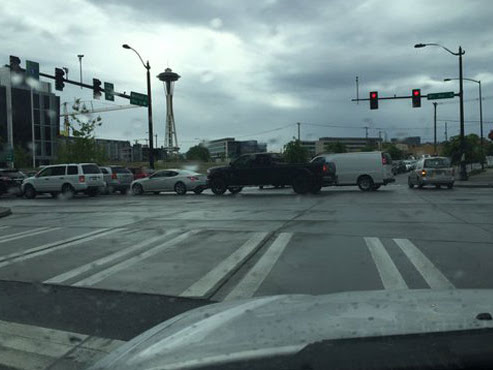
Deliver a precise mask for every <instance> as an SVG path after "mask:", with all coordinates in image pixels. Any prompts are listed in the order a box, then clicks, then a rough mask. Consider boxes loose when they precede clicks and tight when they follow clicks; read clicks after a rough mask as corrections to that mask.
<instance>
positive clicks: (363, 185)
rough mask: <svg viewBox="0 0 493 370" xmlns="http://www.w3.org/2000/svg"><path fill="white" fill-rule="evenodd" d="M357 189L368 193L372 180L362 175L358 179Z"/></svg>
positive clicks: (371, 186)
mask: <svg viewBox="0 0 493 370" xmlns="http://www.w3.org/2000/svg"><path fill="white" fill-rule="evenodd" d="M358 187H359V188H360V190H362V191H370V190H371V189H372V188H373V180H372V178H371V177H370V176H367V175H364V176H361V177H360V178H359V179H358Z"/></svg>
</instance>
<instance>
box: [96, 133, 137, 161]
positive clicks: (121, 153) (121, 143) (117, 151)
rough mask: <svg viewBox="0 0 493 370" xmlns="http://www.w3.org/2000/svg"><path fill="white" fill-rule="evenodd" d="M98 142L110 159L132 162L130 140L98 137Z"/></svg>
mask: <svg viewBox="0 0 493 370" xmlns="http://www.w3.org/2000/svg"><path fill="white" fill-rule="evenodd" d="M96 144H98V145H99V146H100V147H101V148H103V149H104V152H105V155H106V158H108V160H109V161H118V162H130V161H131V160H132V152H131V148H132V147H131V145H130V141H127V140H110V139H96Z"/></svg>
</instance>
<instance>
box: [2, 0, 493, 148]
mask: <svg viewBox="0 0 493 370" xmlns="http://www.w3.org/2000/svg"><path fill="white" fill-rule="evenodd" d="M492 19H493V2H492V1H490V0H484V1H474V0H467V1H466V0H460V1H453V0H444V1H442V0H435V1H428V0H426V1H421V0H413V1H404V0H381V1H379V0H368V1H356V0H342V1H338V0H334V1H332V0H331V1H329V0H325V1H321V0H320V1H319V0H310V1H301V0H299V1H294V0H255V1H246V0H245V1H234V0H181V1H176V0H174V1H171V0H142V1H136V0H132V1H131V0H104V1H103V0H92V1H91V0H59V1H55V0H42V1H30V0H25V1H24V0H18V1H15V2H6V1H3V2H2V3H1V4H0V28H1V29H2V42H1V43H2V48H1V51H0V60H2V61H3V62H2V63H8V56H9V55H16V56H19V57H20V58H21V61H22V65H24V62H25V60H26V59H29V60H34V61H38V62H39V63H40V69H41V71H42V72H45V73H53V71H54V68H55V67H67V68H68V69H69V78H71V79H75V80H78V79H79V62H78V58H77V54H84V55H85V56H84V58H83V75H84V81H85V82H87V83H92V78H93V77H96V78H99V79H100V80H101V81H107V82H112V83H114V85H115V90H116V91H120V92H123V91H126V92H127V93H128V92H129V91H137V92H142V93H145V92H146V85H145V69H144V68H143V67H142V65H141V63H140V61H139V59H138V57H137V56H136V55H135V54H134V53H133V52H132V51H131V50H125V49H123V48H122V47H121V45H122V44H123V43H128V44H130V45H131V46H133V47H134V48H135V49H136V50H138V51H139V53H140V54H141V55H142V57H143V58H144V60H147V59H148V60H149V62H150V64H151V67H152V69H151V72H152V76H153V80H152V84H153V103H154V127H155V129H154V130H155V133H157V135H158V142H159V144H160V146H161V145H162V144H163V140H164V130H165V96H164V88H163V85H162V83H161V82H160V81H159V80H158V79H157V78H155V76H156V75H158V74H159V73H160V72H162V71H163V70H164V69H165V68H166V67H170V68H172V69H173V71H175V72H177V73H179V74H180V75H181V76H182V77H181V79H180V80H179V81H178V82H177V84H176V86H175V98H174V104H175V106H174V107H175V119H176V124H177V132H178V140H179V144H180V146H181V147H182V148H183V149H184V150H186V149H187V148H188V147H189V146H191V145H194V144H196V143H198V141H199V140H204V139H205V140H207V139H216V138H220V137H226V136H234V137H236V138H238V139H244V140H247V139H258V140H259V141H262V142H267V143H268V144H269V149H270V150H277V149H279V148H280V147H281V146H282V144H284V143H285V142H286V141H288V140H289V139H290V138H292V137H293V136H295V135H296V133H297V129H296V122H301V123H302V125H301V136H302V139H305V140H314V139H317V138H319V137H321V136H354V137H364V135H365V129H364V128H363V127H364V126H369V127H370V132H369V133H370V136H378V131H382V136H383V135H385V134H386V135H387V137H388V138H389V139H390V138H391V137H404V136H415V135H419V136H422V138H423V139H424V140H432V138H433V136H432V135H433V129H432V127H433V105H432V104H431V102H430V101H427V100H423V104H422V108H419V109H416V108H415V109H413V108H412V107H411V102H410V101H408V100H394V101H381V102H380V107H379V109H378V110H373V111H370V109H369V103H368V102H360V103H359V104H356V103H354V102H351V98H354V97H355V96H356V87H355V77H356V76H359V81H360V89H359V91H360V96H361V97H367V96H368V93H369V91H371V90H377V91H378V92H379V95H380V96H393V95H394V94H396V95H409V94H410V92H411V89H413V88H420V89H421V90H422V94H427V93H431V92H440V91H457V90H458V83H457V82H443V79H444V78H446V77H458V58H457V57H454V56H452V55H450V54H448V53H447V52H445V51H444V50H443V49H440V48H438V47H427V48H423V49H415V48H413V45H414V44H416V43H419V42H437V43H440V44H442V45H444V46H446V47H448V48H450V49H452V50H454V51H456V50H457V49H458V47H459V45H461V46H462V47H463V48H464V49H465V51H466V54H465V57H464V71H465V72H464V75H465V76H466V77H469V78H474V79H481V81H482V84H483V97H484V103H483V112H484V121H485V122H488V123H486V124H485V132H489V130H490V129H491V128H492V127H493V125H492V123H491V122H492V121H493V109H492V108H491V103H492V102H493V64H492V61H493V39H492V35H493V22H492V21H491V20H492ZM57 93H59V92H57ZM61 98H62V101H73V99H74V98H82V100H84V101H91V100H92V91H90V90H81V89H80V88H76V87H72V86H68V85H66V87H65V89H64V91H63V93H62V94H61ZM465 99H466V105H465V113H466V120H467V121H468V122H466V132H467V133H469V132H479V124H478V122H476V121H477V120H478V119H479V108H478V107H479V105H478V104H479V101H478V85H477V84H475V83H472V82H466V83H465ZM439 103H440V104H439V105H438V119H439V122H438V133H439V135H438V138H439V140H443V138H444V122H445V121H447V122H448V129H449V136H451V135H456V134H457V133H458V130H459V124H458V122H456V121H457V120H458V100H457V99H450V100H441V101H439ZM93 104H94V106H95V107H102V106H108V105H110V104H120V105H125V104H128V101H126V100H124V99H121V98H116V100H115V102H114V103H110V102H105V101H104V100H101V101H99V102H94V103H93ZM102 118H103V120H104V124H103V126H102V127H101V128H99V129H98V131H97V136H98V137H102V138H114V139H126V140H132V141H134V140H135V139H140V140H141V142H142V143H144V141H143V140H142V139H144V138H145V137H146V136H147V134H146V132H147V111H146V108H137V109H130V110H124V111H118V112H108V113H104V114H102Z"/></svg>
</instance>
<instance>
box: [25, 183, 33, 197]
mask: <svg viewBox="0 0 493 370" xmlns="http://www.w3.org/2000/svg"><path fill="white" fill-rule="evenodd" d="M24 196H25V197H26V198H27V199H34V198H36V190H34V187H33V186H32V185H26V186H25V187H24Z"/></svg>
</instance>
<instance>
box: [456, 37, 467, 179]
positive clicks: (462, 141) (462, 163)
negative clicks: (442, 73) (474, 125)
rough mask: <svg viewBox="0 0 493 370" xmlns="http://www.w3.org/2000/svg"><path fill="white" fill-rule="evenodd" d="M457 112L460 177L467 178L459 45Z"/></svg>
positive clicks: (460, 51) (462, 80) (460, 48)
mask: <svg viewBox="0 0 493 370" xmlns="http://www.w3.org/2000/svg"><path fill="white" fill-rule="evenodd" d="M458 54H459V101H460V102H459V107H460V108H459V111H460V112H459V114H460V179H461V180H462V181H464V180H467V170H466V161H465V159H466V158H465V155H466V138H465V136H464V76H463V74H462V55H463V54H464V51H463V50H462V46H459V53H458Z"/></svg>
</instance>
